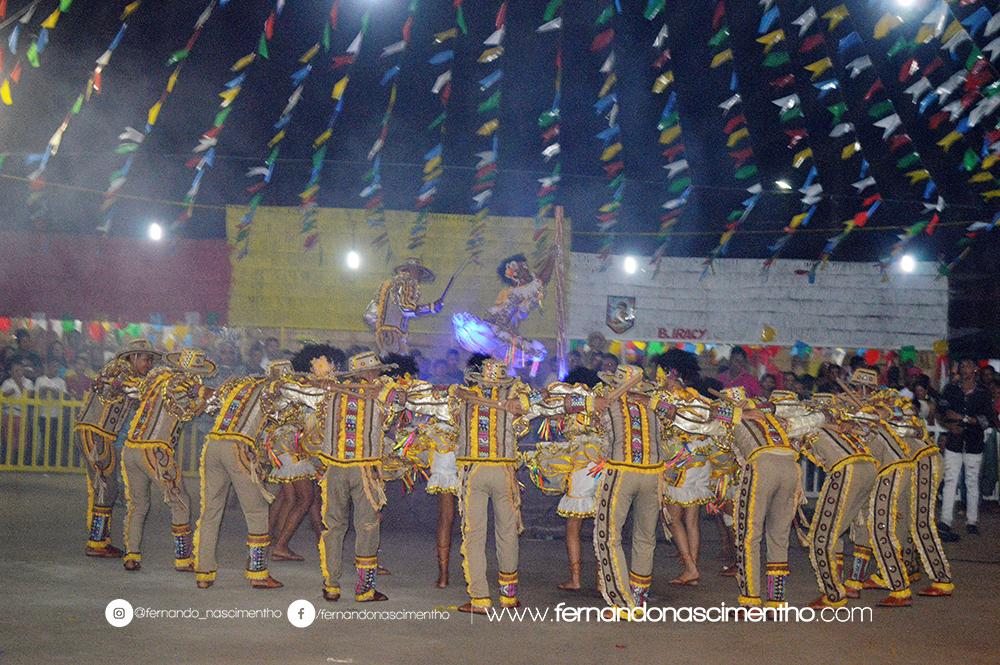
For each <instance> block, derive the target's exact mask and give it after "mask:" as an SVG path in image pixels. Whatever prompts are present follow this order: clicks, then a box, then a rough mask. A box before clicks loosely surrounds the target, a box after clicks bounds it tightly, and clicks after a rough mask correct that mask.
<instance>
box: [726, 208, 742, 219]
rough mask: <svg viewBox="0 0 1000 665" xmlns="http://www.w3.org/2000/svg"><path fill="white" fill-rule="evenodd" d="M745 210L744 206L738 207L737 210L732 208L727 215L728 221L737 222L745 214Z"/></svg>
mask: <svg viewBox="0 0 1000 665" xmlns="http://www.w3.org/2000/svg"><path fill="white" fill-rule="evenodd" d="M744 212H745V211H744V210H743V208H736V209H735V210H730V211H729V216H728V217H726V221H727V222H735V221H736V220H737V219H739V218H740V217H742V216H743V213H744Z"/></svg>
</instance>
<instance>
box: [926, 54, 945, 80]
mask: <svg viewBox="0 0 1000 665" xmlns="http://www.w3.org/2000/svg"><path fill="white" fill-rule="evenodd" d="M943 64H944V60H942V59H941V57H940V56H938V57H936V58H934V59H933V60H931V61H930V63H928V64H927V66H926V67H924V76H926V77H928V78H930V75H931V74H933V73H934V72H936V71H937V70H938V69H939V68H940V67H941V65H943Z"/></svg>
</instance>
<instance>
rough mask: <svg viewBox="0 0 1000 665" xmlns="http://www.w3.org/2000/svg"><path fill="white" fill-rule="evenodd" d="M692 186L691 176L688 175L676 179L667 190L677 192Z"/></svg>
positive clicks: (672, 192)
mask: <svg viewBox="0 0 1000 665" xmlns="http://www.w3.org/2000/svg"><path fill="white" fill-rule="evenodd" d="M690 186H691V178H687V177H685V178H677V179H676V180H674V181H673V182H671V183H670V186H669V187H667V191H668V192H670V193H671V194H677V193H679V192H683V191H684V190H685V189H687V188H688V187H690Z"/></svg>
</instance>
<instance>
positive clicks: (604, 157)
mask: <svg viewBox="0 0 1000 665" xmlns="http://www.w3.org/2000/svg"><path fill="white" fill-rule="evenodd" d="M621 151H622V144H621V142H618V143H612V144H611V145H609V146H608V147H607V148H605V149H604V152H602V153H601V161H602V162H608V161H611V160H612V159H614V157H615V155H617V154H618V153H620V152H621Z"/></svg>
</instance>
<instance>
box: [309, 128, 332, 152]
mask: <svg viewBox="0 0 1000 665" xmlns="http://www.w3.org/2000/svg"><path fill="white" fill-rule="evenodd" d="M331 136H333V130H332V129H328V130H326V131H325V132H323V133H322V134H320V135H319V136H317V137H316V139H315V140H314V141H313V147H314V148H318V147H320V146H321V145H323V144H324V143H326V142H327V141H329V140H330V137H331Z"/></svg>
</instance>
